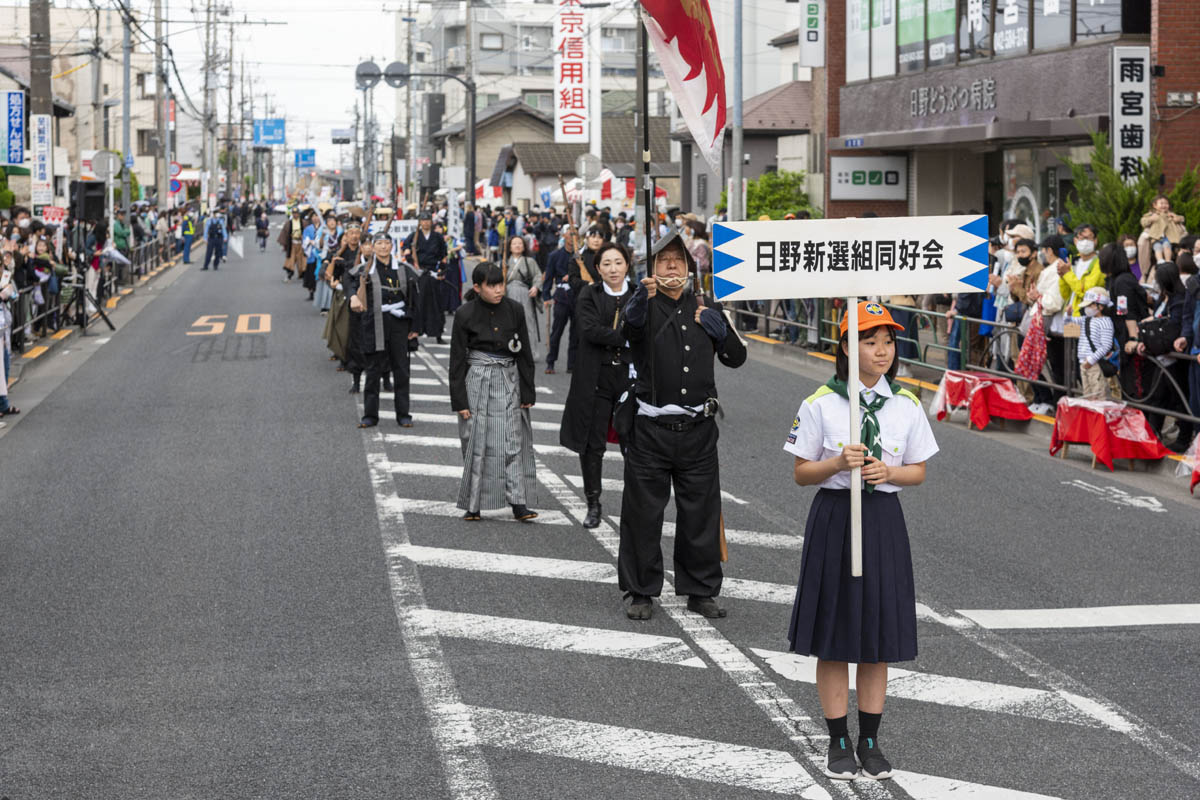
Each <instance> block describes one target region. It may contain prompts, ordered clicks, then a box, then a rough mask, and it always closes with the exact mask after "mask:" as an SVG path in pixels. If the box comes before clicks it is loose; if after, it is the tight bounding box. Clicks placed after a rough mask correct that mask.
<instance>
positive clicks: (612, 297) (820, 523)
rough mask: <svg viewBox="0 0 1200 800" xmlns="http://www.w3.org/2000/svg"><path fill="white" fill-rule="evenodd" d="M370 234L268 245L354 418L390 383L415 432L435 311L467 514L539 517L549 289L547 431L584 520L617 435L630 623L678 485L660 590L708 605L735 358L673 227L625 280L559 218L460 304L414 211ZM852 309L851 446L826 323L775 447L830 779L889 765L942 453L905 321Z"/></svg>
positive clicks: (442, 258)
mask: <svg viewBox="0 0 1200 800" xmlns="http://www.w3.org/2000/svg"><path fill="white" fill-rule="evenodd" d="M366 218H367V219H369V218H370V214H369V213H368V214H367V215H366ZM365 225H366V221H365V220H363V219H355V218H343V219H338V218H337V217H335V216H333V215H329V216H327V217H326V218H325V219H324V220H320V219H319V218H318V217H317V216H316V215H315V214H310V215H308V217H307V218H306V217H305V215H303V214H301V213H300V212H298V211H297V212H295V213H294V214H293V215H292V217H291V219H290V220H289V221H288V223H286V224H285V225H284V226H283V230H282V231H281V233H280V237H279V243H280V245H281V246H282V247H283V251H284V255H285V257H286V261H285V263H284V265H283V269H284V271H285V273H287V275H286V277H285V278H284V280H285V282H286V281H291V280H293V279H294V278H295V277H297V276H299V277H300V278H301V280H302V281H303V283H304V286H305V288H306V289H308V290H309V295H310V297H312V298H313V301H314V303H317V304H318V306H321V305H322V304H323V303H324V304H327V305H326V307H327V309H328V315H327V317H326V325H325V340H326V342H327V343H328V346H329V349H330V350H331V351H332V353H333V358H334V359H337V360H338V361H339V362H340V366H339V367H338V368H339V369H341V370H345V371H347V372H350V373H351V375H352V376H353V383H352V386H351V389H350V391H351V392H358V391H359V390H360V385H361V384H360V376H361V375H362V373H363V372H365V373H366V385H365V387H362V392H363V416H362V418H361V420H360V422H359V426H360V427H362V428H370V427H374V426H376V425H378V424H379V398H380V386H381V384H383V385H384V386H385V387H386V386H387V385H388V384H387V381H388V377H389V376H390V386H391V390H392V392H393V399H394V403H395V414H396V421H397V423H398V424H399V425H400V426H401V427H405V428H410V427H412V426H413V416H412V414H411V412H410V409H409V397H410V395H409V383H410V380H409V375H410V363H409V359H410V358H411V356H412V353H413V352H415V351H416V350H418V349H419V348H420V347H421V339H422V336H424V337H425V338H426V340H427V341H428V340H434V339H435V340H436V341H438V342H439V343H441V342H442V341H443V339H442V334H443V322H444V318H445V316H446V315H447V314H448V313H451V312H452V313H453V324H452V326H451V329H450V332H449V336H450V368H449V384H450V391H449V400H450V408H451V410H452V411H453V412H454V413H455V414H456V415H457V417H458V420H457V421H458V433H459V438H460V440H461V444H462V454H463V471H462V478H461V482H460V485H459V490H458V499H457V505H458V507H459V508H460V509H462V511H463V516H462V519H463V520H465V521H468V522H475V521H479V520H480V519H482V516H481V512H482V511H483V510H488V509H496V508H503V507H504V506H506V505H507V506H508V507H510V508H511V509H512V513H513V516H514V518H516V519H517V520H520V521H523V522H530V521H532V520H534V519H536V518H537V512H536V511H535V510H533V506H534V505H536V499H537V475H536V468H535V460H534V451H533V427H532V422H531V419H530V410H531V409H532V408H533V407H534V405H535V404H536V403H537V394H536V386H535V373H536V364H537V361H538V360H539V359H540V357H541V355H542V354H541V353H540V347H539V345H538V342H539V335H538V331H539V330H540V327H541V326H540V325H539V322H538V320H539V316H538V314H537V309H536V307H535V306H534V303H533V301H534V300H535V299H536V298H537V296H538V294H539V286H544V287H545V289H546V294H547V295H549V296H551V297H553V299H554V303H555V306H554V313H553V324H552V326H551V330H550V337H549V338H550V342H549V352H548V353H546V354H544V355H545V358H546V359H547V368H546V372H547V373H550V372H553V364H554V360H555V358H556V356H557V350H558V344H559V341H560V339H561V337H562V335H563V333H564V329H565V328H566V327H567V325H568V324H569V325H570V329H571V330H570V334H569V337H570V338H569V340H568V341H569V343H570V345H569V355H568V359H569V360H568V364H569V365H570V366H569V368H568V371H569V372H570V373H571V381H570V390H569V393H568V396H567V402H566V404H565V406H564V411H563V416H562V422H561V426H560V431H559V441H560V443H561V444H562V445H563V446H564V447H566V448H568V449H570V450H571V451H573V452H575V453H578V454H579V461H580V467H581V471H582V475H583V488H584V495H585V497H586V499H587V514H586V517H585V518H584V520H583V521H582V525H583V527H585V528H595V527H598V526H599V525H600V524H601V515H602V508H601V503H600V499H601V486H602V481H601V474H602V469H601V467H602V462H603V456H604V453H605V450H606V448H607V445H608V444H609V443H617V444H618V445H619V447H620V450H621V453H622V455H623V456H624V481H623V488H622V497H621V511H620V548H619V553H618V558H617V574H618V585H619V588H620V591H621V592H623V593H624V598H625V599H626V600H628V604H627V605H626V606H625V613H626V616H627V617H628V618H629V619H631V620H649V619H650V618H651V616H652V615H653V611H654V598H656V597H659V596H660V595H661V593H662V590H663V584H664V565H663V554H662V546H661V540H662V529H663V514H664V511H665V509H666V506H667V503H668V502H669V500H670V496H671V493H672V490H673V491H674V495H675V510H676V516H675V519H676V522H675V537H674V553H673V562H674V564H673V567H674V575H673V582H674V588H675V592H676V593H677V594H680V595H687V598H688V599H687V608H688V609H689V610H690V611H692V612H695V613H697V614H700V615H703V616H704V617H708V618H721V617H725V616H726V610H725V608H724V607H722V605H721V604H720V603H719V601H718V599H717V598H718V596H719V595H720V592H721V585H722V579H723V571H722V566H721V564H722V560H723V550H724V534H723V530H724V520H723V517H722V511H721V485H720V470H719V461H718V453H717V440H718V425H717V418H718V416H720V415H721V413H722V412H721V403H720V400H719V398H718V394H717V386H716V364H717V363H718V362H719V363H720V364H721V365H723V366H725V367H728V368H733V369H736V368H738V367H740V366H741V365H742V364H743V363H745V361H746V347H745V344H744V343H743V341H742V340H741V338H740V337H739V335H738V333H737V332H736V330H735V328H736V326H735V325H734V324H733V322H732V319H731V318H730V317H729V316H728V315H727V314H726V313H725V311H724V310H723V309H722V307H721V305H720V304H719V303H716V302H713V301H712V300H711V299H710V298H707V297H705V296H704V293H703V291H702V290H699V289H698V287H700V286H701V284H700V283H699V282H698V281H697V268H696V261H695V259H694V258H693V255H692V253H691V252H690V251H689V249H688V248H687V246H686V243H685V241H684V239H683V237H681V236H680V235H679V234H678V233H677V232H668V233H667V234H666V235H664V236H662V237H660V238H659V239H658V241H657V242H656V243H655V245H654V247H653V250H652V252H651V254H650V256H649V258H648V260H647V264H648V268H647V275H646V277H644V278H640V279H639V278H638V277H637V276H636V274H634V275H631V267H632V266H633V265H634V263H635V262H634V258H633V256H632V254H631V252H630V250H629V249H628V248H627V247H626V246H625V245H623V244H621V243H620V242H618V241H613V240H611V238H610V237H609V236H606V235H605V233H606V232H605V231H604V230H603V229H601V228H599V227H589V228H588V229H587V230H586V231H585V232H584V235H583V237H582V239H583V242H584V243H585V244H583V246H581V243H579V242H576V238H577V232H576V230H575V229H574V228H573V227H572V226H570V225H568V226H566V227H565V228H564V229H563V238H562V240H561V241H560V242H559V247H558V249H557V250H556V251H555V252H554V253H552V254H550V255H549V257H548V258H547V270H546V273H545V275H544V276H543V275H542V274H541V272H540V271H539V269H538V264H537V262H536V261H535V260H534V259H532V258H529V257H528V256H526V255H525V254H526V251H527V248H528V246H529V242H528V241H526V240H525V239H523V238H522V237H521V236H519V235H514V236H511V237H508V239H507V241H505V242H504V243H503V245H502V247H501V248H499V252H500V253H501V254H502V255H501V257H500V258H499V259H498V261H499V263H496V261H493V260H489V259H487V258H479V259H476V260H475V261H473V262H467V263H469V265H470V268H471V274H470V277H469V279H468V280H469V283H470V289H469V291H467V293H466V294H465V296H463V297H462V298H461V301H462V302H461V304H459V303H458V302H457V301H458V300H459V299H460V298H459V296H458V295H457V293H458V291H459V286H460V281H461V280H462V272H461V270H462V269H464V266H463V263H464V262H461V261H460V258H461V254H460V252H459V248H458V247H457V245H456V242H454V241H453V240H452V239H450V240H449V241H448V239H449V237H447V236H446V235H445V233H444V232H443V230H442V229H441V227H440V225H435V224H434V221H433V219H432V217H431V215H430V214H429V213H422V214H421V216H420V221H419V227H418V229H417V230H416V231H415V232H413V233H412V234H411V235H409V236H408V237H407V238H405V239H403V240H398V239H397V240H394V239H393V238H392V236H391V235H390V234H389V232H388V228H389V227H390V225H383V226H381V228H380V229H379V230H378V231H376V232H374V233H372V232H370V230H369V229H367V228H365V227H364V226H365ZM456 273H457V274H456ZM321 282H324V283H325V284H327V287H326V288H327V290H325V291H323V290H322V289H321V287H320V283H321ZM322 298H324V301H323V300H322ZM859 319H860V323H859V376H858V377H859V381H860V382H861V386H862V387H863V392H862V431H861V439H862V444H860V445H850V444H849V442H850V436H849V427H848V420H849V401H848V399H847V397H848V393H847V392H848V390H847V385H848V382H849V376H848V369H849V367H848V363H849V357H848V349H847V348H848V345H847V341H848V334H847V329H846V320H845V319H843V321H842V329H841V346H840V348H839V350H838V354H837V364H836V374H835V375H834V377H832V378H831V379H830V380H829V382H828V383H826V384H825V385H824V386H822V387H820V388H819V389H818V390H817V391H816V392H815V393H814V394H812V395H811V396H810V397H808V398H807V399H805V400H804V401H803V402H802V403H801V404H800V407H799V411H798V412H797V414H796V417H795V420H794V422H793V425H792V428H791V430H790V431H789V432H788V434H787V441H786V444H785V445H784V449H785V450H786V451H787V452H788V453H790V454H791V455H792V456H793V457H794V459H795V461H794V479H795V482H796V483H797V484H799V485H802V486H810V485H815V486H818V487H820V490H819V491H818V493H817V495H816V497H815V498H814V500H813V504H812V508H811V510H810V511H809V514H808V523H807V527H806V530H805V534H804V545H803V552H802V555H801V563H800V580H799V588H798V591H797V594H796V600H795V605H794V608H793V612H792V617H791V622H790V624H789V626H788V638H789V641H790V642H791V650H792V651H793V652H795V653H798V654H801V655H809V656H815V657H816V658H817V659H818V667H817V692H818V695H819V697H820V702H821V705H822V708H823V710H824V713H825V717H826V724H827V726H828V728H829V734H830V744H829V754H828V762H827V766H826V774H827V775H829V776H830V777H833V778H837V779H846V780H848V779H851V778H854V777H856V776H857V775H858V774H859V771H860V769H861V774H862V775H864V776H866V777H870V778H876V779H883V778H888V777H890V776H891V774H892V768H891V765H890V763H889V762H888V761H887V759H886V758H885V757H884V755H883V752H882V750H881V749H880V746H879V740H878V732H879V725H880V720H881V717H882V713H883V703H884V696H885V693H886V688H887V664H888V663H890V662H894V661H908V660H912V659H915V658H916V656H917V626H916V598H915V592H914V584H913V571H912V557H911V554H910V549H909V541H908V533H907V530H906V529H905V526H904V517H903V513H902V512H901V510H900V503H899V500H898V493H899V492H900V490H901V488H902V487H907V486H916V485H918V484H920V483H922V482H923V481H924V479H925V462H926V461H927V460H928V459H929V458H930V457H932V456H933V455H934V454H935V453H936V452H937V450H938V448H937V444H936V442H935V441H934V437H933V433H932V431H931V429H930V425H929V421H928V418H927V416H926V414H925V413H924V410H923V409H922V407H921V405H920V402H919V401H918V400H917V399H916V397H914V396H913V395H912V394H911V393H910V392H908V391H907V390H905V389H903V388H901V386H900V385H899V384H898V383H896V382H895V377H896V371H897V366H898V361H897V359H896V331H897V330H903V326H902V325H900V324H898V323H896V322H894V321H893V320H892V318H891V315H890V314H889V312H888V311H887V309H886V308H884V307H883V306H882V305H880V304H878V303H863V304H862V305H861V308H860V314H859ZM855 468H860V469H861V470H862V476H863V481H864V495H863V502H862V509H863V520H864V525H863V534H862V535H863V548H862V552H863V564H864V569H863V576H862V577H852V576H851V574H850V533H849V531H850V523H849V519H850V471H851V470H852V469H855ZM850 663H855V664H859V665H860V666H859V668H858V678H857V680H858V684H857V687H858V709H859V710H858V723H859V725H858V730H859V739H858V743H857V746H856V747H851V746H850V744H849V732H848V725H847V714H848V694H849V685H848V680H849V679H848V675H849V672H848V666H847V665H848V664H850Z"/></svg>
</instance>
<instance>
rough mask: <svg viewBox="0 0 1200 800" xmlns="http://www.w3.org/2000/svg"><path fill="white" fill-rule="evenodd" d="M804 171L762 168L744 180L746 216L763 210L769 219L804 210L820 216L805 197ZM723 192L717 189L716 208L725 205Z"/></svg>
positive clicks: (813, 215) (751, 217) (726, 202)
mask: <svg viewBox="0 0 1200 800" xmlns="http://www.w3.org/2000/svg"><path fill="white" fill-rule="evenodd" d="M805 178H806V176H805V173H803V172H788V171H787V170H779V171H775V172H764V173H763V174H762V175H760V176H758V177H757V178H755V179H754V180H751V181H747V182H746V219H758V218H759V217H761V216H762V215H763V214H766V215H767V216H769V217H770V218H771V219H783V215H784V214H787V213H789V212H791V213H795V212H797V211H807V212H808V213H809V215H811V216H812V217H813V218H816V217H819V216H821V212H820V211H819V210H818V209H816V208H814V207H813V206H812V205H811V204H810V203H809V200H808V192H807V191H805ZM726 194H727V193H726V192H725V191H722V192H721V200H720V202H719V203H718V204H717V207H718V208H728V207H729V206H728V199H729V198H728V197H727V196H726Z"/></svg>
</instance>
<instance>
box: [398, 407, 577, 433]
mask: <svg viewBox="0 0 1200 800" xmlns="http://www.w3.org/2000/svg"><path fill="white" fill-rule="evenodd" d="M409 416H411V417H412V418H413V422H427V423H432V424H434V425H457V424H458V415H457V414H455V413H454V412H453V411H447V412H446V413H445V414H428V413H419V414H410V415H409ZM379 418H380V419H385V418H386V419H395V418H396V412H395V411H386V410H384V409H382V408H381V409H379ZM532 425H533V429H534V430H535V431H553V432H554V433H558V429H559V428H561V427H562V426H561V425H559V423H557V422H542V421H541V420H540V419H535V420H532Z"/></svg>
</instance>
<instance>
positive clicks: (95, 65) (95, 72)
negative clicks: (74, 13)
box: [92, 6, 104, 150]
mask: <svg viewBox="0 0 1200 800" xmlns="http://www.w3.org/2000/svg"><path fill="white" fill-rule="evenodd" d="M103 63H104V62H102V61H101V60H100V6H96V28H95V36H93V37H92V149H94V150H99V149H100V147H101V145H102V144H103V143H104V138H103V137H102V136H101V135H100V126H101V124H102V121H103V119H104V112H103V111H102V107H103V105H104V102H103V101H102V100H101V99H100V65H101V64H103Z"/></svg>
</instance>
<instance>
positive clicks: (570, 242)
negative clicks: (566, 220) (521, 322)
mask: <svg viewBox="0 0 1200 800" xmlns="http://www.w3.org/2000/svg"><path fill="white" fill-rule="evenodd" d="M572 270H574V272H575V274H576V275H578V274H579V267H578V266H577V265H576V264H575V229H574V228H564V229H563V246H562V247H560V248H558V249H557V250H555V251H554V252H553V253H551V254H550V257H549V258H548V259H546V270H545V273H544V276H545V277H544V280H543V282H542V299H543V300H545V301H546V302H547V303H551V304H552V305H553V307H554V321H553V322H552V323H551V325H552V327H551V329H550V347H549V350H548V351H547V354H546V374H547V375H553V374H554V362H555V361H556V360H558V345H559V343H561V342H562V335H563V331H564V330H566V328H567V323H570V324H571V328H572V330H573V329H574V328H575V322H574V319H575V293H574V290H573V288H572V285H571V273H572ZM578 347H579V338H578V337H577V336H571V337H568V339H567V372H570V371H571V370H573V369H575V352H576V350H577V349H578Z"/></svg>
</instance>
